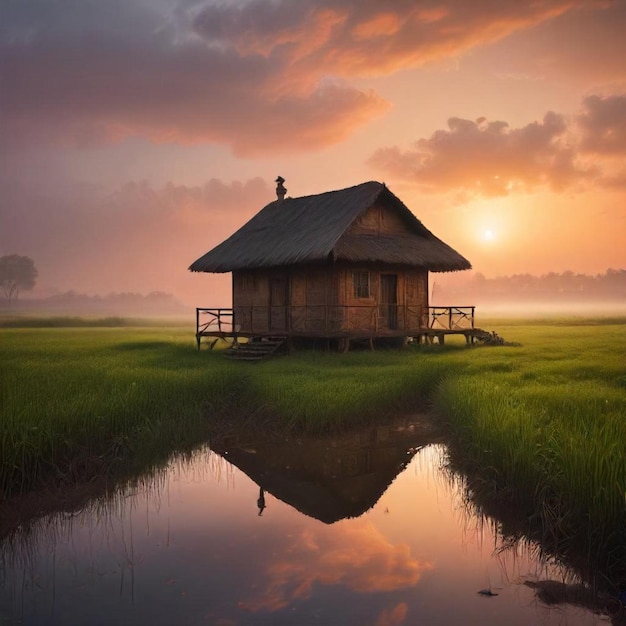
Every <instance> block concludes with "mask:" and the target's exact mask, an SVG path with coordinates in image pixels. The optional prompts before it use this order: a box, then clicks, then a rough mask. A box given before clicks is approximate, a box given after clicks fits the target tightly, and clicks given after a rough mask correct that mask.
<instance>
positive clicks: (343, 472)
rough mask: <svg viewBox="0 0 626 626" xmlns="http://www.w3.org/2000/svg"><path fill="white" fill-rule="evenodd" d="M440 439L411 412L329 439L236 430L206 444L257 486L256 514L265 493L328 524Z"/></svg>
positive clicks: (353, 511) (366, 503) (355, 512)
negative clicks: (424, 448) (404, 416)
mask: <svg viewBox="0 0 626 626" xmlns="http://www.w3.org/2000/svg"><path fill="white" fill-rule="evenodd" d="M441 440H442V439H441V437H440V435H439V433H438V432H437V431H436V429H435V428H434V426H433V425H432V424H431V423H429V421H428V420H427V419H426V418H425V417H424V416H411V417H406V418H403V419H401V420H397V421H395V422H393V423H388V424H385V425H376V426H371V427H369V428H365V429H362V430H359V431H357V432H355V431H351V432H350V433H347V434H343V435H333V436H332V437H331V436H326V437H321V436H319V437H282V438H278V437H276V436H273V437H272V436H265V435H262V434H258V433H255V434H254V435H251V434H249V433H246V432H239V433H237V434H230V435H221V436H216V437H214V438H212V439H211V441H210V447H211V449H212V450H213V452H215V453H217V454H219V455H220V456H222V457H224V458H225V459H226V460H227V461H228V462H230V463H232V464H233V465H235V466H236V467H238V468H239V469H240V470H241V471H243V472H244V473H245V474H247V475H248V476H249V477H250V478H251V479H252V480H253V481H254V482H256V483H257V484H258V485H259V488H260V494H259V498H258V501H257V506H258V508H259V515H261V513H262V512H263V509H264V508H265V493H270V494H272V495H273V496H274V497H276V498H278V499H280V500H282V501H283V502H285V503H287V504H289V505H290V506H292V507H294V508H295V509H297V510H298V511H300V512H301V513H304V514H305V515H308V516H309V517H313V518H316V519H318V520H320V521H322V522H324V523H326V524H332V523H334V522H336V521H338V520H340V519H344V518H349V517H358V516H359V515H362V514H363V513H364V512H365V511H367V510H369V509H370V508H371V507H373V506H374V505H375V504H376V502H377V501H378V500H379V499H380V497H381V496H382V495H383V493H385V491H386V490H387V487H388V486H389V485H390V484H391V483H392V482H393V480H394V478H395V477H396V476H397V475H398V474H399V473H400V472H401V471H402V470H403V469H404V468H405V467H406V466H407V464H408V463H409V462H410V461H411V459H412V458H413V456H414V455H415V454H416V453H417V452H418V450H420V449H421V448H423V447H424V446H426V445H428V444H431V443H438V442H441Z"/></svg>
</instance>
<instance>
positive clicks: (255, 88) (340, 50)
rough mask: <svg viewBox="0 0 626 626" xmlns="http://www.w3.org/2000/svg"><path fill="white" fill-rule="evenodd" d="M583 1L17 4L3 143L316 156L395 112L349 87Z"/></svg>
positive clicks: (7, 51)
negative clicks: (162, 145)
mask: <svg viewBox="0 0 626 626" xmlns="http://www.w3.org/2000/svg"><path fill="white" fill-rule="evenodd" d="M588 5H591V6H592V3H590V2H589V1H586V0H538V1H536V2H532V3H527V2H515V3H511V2H509V3H504V2H500V3H494V2H488V1H487V0H482V1H477V2H471V3H469V2H466V1H465V0H442V2H441V3H439V4H437V5H436V6H432V7H424V6H418V3H412V2H403V3H394V4H393V5H381V4H380V3H378V2H372V1H368V2H358V3H357V2H354V1H353V0H338V1H337V2H334V3H332V5H328V3H326V2H322V1H321V0H303V1H302V2H287V1H282V2H265V1H264V0H252V1H250V2H246V3H220V4H209V5H204V6H201V7H198V5H197V3H187V4H186V5H182V4H180V3H179V4H176V5H175V4H174V3H172V4H171V5H170V4H168V3H167V2H164V3H159V4H158V5H156V4H149V5H148V4H139V3H127V2H123V1H122V0H102V2H98V3H76V2H73V1H70V0H58V1H57V2H55V3H47V2H43V1H41V2H38V3H37V2H36V3H35V6H34V8H33V7H30V8H25V7H23V5H22V3H9V4H8V5H6V6H5V7H4V15H3V29H2V31H0V60H1V61H0V63H1V65H0V79H1V81H2V85H3V124H4V128H3V138H4V141H5V142H7V143H9V144H10V145H11V146H20V145H23V144H24V143H28V144H30V145H32V144H38V145H39V144H46V143H61V144H66V145H71V146H79V147H80V146H92V145H98V144H101V143H107V142H116V141H120V140H122V139H125V138H127V137H133V136H142V137H146V138H149V139H150V140H152V141H155V142H179V143H184V144H197V143H224V144H228V145H230V146H232V148H233V150H234V151H235V152H236V153H237V154H239V155H246V156H248V155H257V154H264V153H265V154H268V153H276V152H281V151H283V152H284V151H298V150H301V151H311V150H314V149H320V148H323V147H325V146H328V145H330V144H333V143H337V142H340V141H342V140H344V139H345V138H346V137H348V136H349V135H350V134H351V133H353V132H354V131H355V129H357V128H358V127H360V126H362V125H363V124H365V123H367V122H368V121H369V120H371V119H372V118H374V117H376V116H379V115H381V114H382V113H384V112H385V111H386V110H387V107H388V103H386V102H385V101H384V100H383V99H382V98H380V97H379V96H377V95H376V94H375V93H373V92H372V91H368V90H362V89H357V88H356V87H354V86H352V85H350V84H349V83H347V82H346V81H347V80H349V79H351V78H354V77H356V76H366V75H382V74H388V73H392V72H396V71H398V70H401V69H405V68H407V67H417V66H420V65H422V64H424V63H427V62H429V61H432V60H435V59H440V58H444V57H447V56H450V55H458V54H462V53H463V52H465V51H467V50H469V49H471V48H472V47H475V46H479V45H484V44H488V43H490V42H494V41H497V40H499V39H501V38H503V37H506V36H508V35H509V34H511V33H513V32H515V31H517V30H519V29H523V28H527V27H530V26H533V25H536V24H539V23H541V22H544V21H546V20H549V19H551V18H553V17H555V16H558V15H561V14H563V13H566V12H568V11H570V10H571V9H573V8H576V7H580V6H588Z"/></svg>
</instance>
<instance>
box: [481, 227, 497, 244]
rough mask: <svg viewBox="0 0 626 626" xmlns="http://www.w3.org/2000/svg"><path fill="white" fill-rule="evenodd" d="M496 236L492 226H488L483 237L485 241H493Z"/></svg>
mask: <svg viewBox="0 0 626 626" xmlns="http://www.w3.org/2000/svg"><path fill="white" fill-rule="evenodd" d="M495 238H496V233H495V231H494V230H492V229H491V228H488V229H487V230H485V231H484V232H483V239H484V240H485V241H493V240H494V239H495Z"/></svg>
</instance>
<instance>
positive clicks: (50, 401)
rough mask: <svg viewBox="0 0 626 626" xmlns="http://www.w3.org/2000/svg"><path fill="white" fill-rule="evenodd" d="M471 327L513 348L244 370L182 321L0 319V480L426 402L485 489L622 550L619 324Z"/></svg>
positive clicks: (329, 425)
mask: <svg viewBox="0 0 626 626" xmlns="http://www.w3.org/2000/svg"><path fill="white" fill-rule="evenodd" d="M481 326H483V327H485V328H490V329H496V330H497V332H498V333H499V334H500V335H501V336H503V337H504V338H505V339H506V340H507V341H508V342H509V343H510V344H512V345H505V346H497V347H496V346H494V347H487V346H484V347H474V348H466V347H465V345H464V343H461V342H458V343H455V342H451V343H449V344H447V345H446V346H445V347H440V346H429V347H421V348H417V347H415V348H408V349H406V350H403V351H399V350H398V351H392V350H379V351H376V352H368V351H364V352H351V353H348V354H337V353H324V352H299V353H296V354H294V355H292V356H290V357H281V358H275V359H273V360H269V361H267V362H262V363H257V364H248V363H232V362H229V361H227V360H226V359H223V358H222V356H221V355H220V351H219V350H214V351H208V350H203V351H201V352H198V351H196V349H195V341H194V336H193V330H192V329H191V328H173V327H163V328H136V327H118V328H113V327H111V328H90V327H82V328H69V327H68V328H63V327H60V326H59V327H55V328H4V329H0V351H1V353H2V357H3V358H2V362H1V365H0V367H1V371H0V374H1V377H0V385H1V386H0V392H1V404H0V489H1V490H2V491H3V492H4V494H5V495H9V494H15V493H19V492H23V491H27V490H29V489H32V488H35V487H37V486H39V485H41V484H44V483H46V482H47V481H53V482H58V483H64V482H72V481H77V480H85V479H86V480H88V479H89V478H90V476H93V475H94V474H97V473H102V472H110V473H111V474H112V475H115V473H116V472H118V471H133V470H136V469H141V468H149V467H150V466H151V465H154V464H156V463H163V462H165V461H166V460H167V458H168V456H169V455H170V454H171V453H172V452H174V451H176V450H188V449H191V448H193V446H195V445H197V444H198V443H200V442H201V441H202V440H203V439H204V438H205V437H206V433H207V431H208V429H207V424H208V422H209V421H210V420H215V419H216V418H219V419H230V418H232V419H235V418H237V419H240V418H242V417H243V418H247V419H249V420H258V421H259V422H260V423H262V424H264V426H266V427H267V425H268V424H269V425H271V424H272V423H275V424H276V425H277V426H278V427H280V428H300V429H305V430H307V431H322V430H329V429H333V428H341V427H345V426H346V425H349V424H350V423H364V422H369V421H371V420H375V419H377V418H378V419H379V418H381V417H382V416H385V415H392V414H397V413H398V412H406V411H412V410H413V411H414V410H415V409H416V407H423V406H424V405H425V402H427V403H428V404H429V406H432V409H433V411H434V414H435V415H436V416H437V418H438V419H440V420H442V421H443V422H444V423H445V424H446V426H447V427H448V428H449V431H450V433H451V436H452V437H453V438H454V440H455V441H456V442H457V448H458V449H460V450H461V451H462V456H463V458H464V460H465V462H466V463H467V464H468V466H472V467H475V468H478V470H477V471H478V473H479V474H480V475H481V476H482V477H483V478H484V479H485V480H488V481H489V482H490V483H491V484H492V485H495V486H497V487H498V489H504V490H506V489H508V490H509V491H511V492H513V493H515V494H516V496H517V498H518V500H520V501H521V502H522V504H523V505H524V506H527V507H529V510H531V511H533V514H535V513H536V512H537V511H540V510H541V511H543V512H542V513H541V514H542V515H545V516H546V518H548V517H552V518H554V519H556V523H557V524H558V525H559V527H562V528H563V529H564V530H568V531H569V530H570V529H573V530H576V525H581V524H585V525H587V526H588V527H589V528H597V529H598V531H597V532H598V533H600V534H602V536H601V537H599V539H598V540H603V541H611V542H614V543H615V542H616V541H617V543H619V542H623V543H624V544H626V537H617V539H616V535H615V533H618V534H619V533H620V532H622V533H624V532H625V531H624V530H623V529H624V527H625V520H626V513H625V512H626V318H625V319H620V318H617V319H615V318H614V319H611V320H578V319H571V320H565V319H561V320H552V321H549V320H548V321H545V320H544V321H537V320H533V321H532V323H525V322H523V321H512V320H500V321H497V320H493V321H490V322H485V323H481ZM270 420H274V421H273V422H272V421H270ZM620 529H622V530H621V531H620ZM604 535H607V536H606V537H605V536H604Z"/></svg>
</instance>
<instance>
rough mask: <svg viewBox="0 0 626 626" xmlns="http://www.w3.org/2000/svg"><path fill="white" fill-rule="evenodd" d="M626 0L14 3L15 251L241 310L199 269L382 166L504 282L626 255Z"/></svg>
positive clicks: (10, 211)
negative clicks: (260, 225) (290, 200)
mask: <svg viewBox="0 0 626 626" xmlns="http://www.w3.org/2000/svg"><path fill="white" fill-rule="evenodd" d="M625 32H626V0H614V1H610V0H606V1H604V0H533V1H528V2H521V1H519V0H473V1H472V2H467V1H466V0H432V1H431V0H423V1H421V0H389V1H387V2H380V1H379V0H359V1H357V0H332V1H331V0H297V1H296V0H229V1H224V0H222V1H217V0H213V1H211V0H208V1H207V0H0V115H1V117H0V124H1V128H0V132H1V134H0V141H1V143H0V255H4V254H12V253H17V254H24V255H29V256H32V257H33V259H34V260H35V263H36V265H37V267H38V269H39V274H40V278H39V283H38V287H37V291H36V292H35V293H39V294H40V295H46V294H49V293H53V292H55V291H57V292H58V291H66V290H69V289H74V290H76V291H79V292H84V293H90V294H94V293H100V294H106V293H109V292H112V291H118V292H119V291H135V292H140V293H148V292H150V291H154V290H159V291H167V292H171V293H174V294H175V295H177V296H178V297H179V298H180V299H181V300H183V301H184V302H187V303H189V304H190V305H192V306H195V305H198V306H214V305H218V304H222V305H227V304H228V302H229V296H228V285H229V279H228V277H227V276H219V275H209V274H199V275H198V274H191V273H190V272H188V271H187V267H188V266H189V264H190V263H191V262H192V261H194V260H195V259H196V258H197V257H199V256H201V255H202V254H204V252H206V251H207V250H209V249H210V248H211V247H213V246H214V245H215V244H217V243H219V242H220V241H221V240H222V239H224V238H225V237H226V236H228V235H230V234H231V232H232V231H233V230H235V229H236V228H238V227H239V226H240V225H241V224H243V223H244V222H245V221H246V220H247V219H248V218H250V217H251V216H252V215H253V214H254V213H256V212H257V211H258V210H259V209H260V208H262V207H263V206H264V205H265V204H266V203H267V202H270V201H271V200H272V199H273V198H275V195H274V186H275V185H274V182H273V181H274V179H275V178H276V176H278V175H281V176H283V177H284V178H285V179H286V181H287V182H286V183H285V186H286V187H287V189H288V193H289V195H290V196H292V197H296V196H301V195H308V194H312V193H319V192H322V191H327V190H331V189H340V188H343V187H348V186H351V185H355V184H358V183H360V182H364V181H367V180H379V181H381V182H383V181H384V182H385V183H386V184H387V186H388V187H390V189H391V190H392V191H393V192H394V193H395V194H396V195H397V196H399V197H400V198H401V199H402V200H403V201H404V203H405V204H407V206H409V208H410V209H411V210H412V211H413V212H414V213H415V214H416V215H417V216H418V218H419V219H421V220H422V222H423V223H424V224H425V225H426V226H427V227H428V228H430V229H431V230H432V231H433V232H434V233H435V234H436V235H438V236H439V237H441V238H442V239H444V240H445V241H446V242H448V243H449V244H451V245H452V246H453V247H455V248H456V249H457V250H458V251H459V252H461V254H463V255H464V256H466V257H468V258H469V259H470V261H472V263H473V266H474V268H475V270H476V271H479V272H482V273H483V274H485V275H486V276H488V277H494V276H497V275H502V274H512V273H525V272H529V273H533V274H541V273H546V272H549V271H556V272H562V271H565V270H573V271H576V272H585V273H598V272H603V271H605V270H606V269H607V268H609V267H613V268H625V267H626V61H625V59H626V37H624V33H625Z"/></svg>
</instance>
